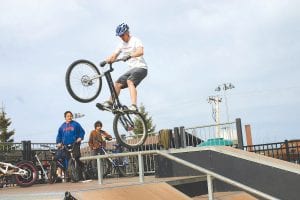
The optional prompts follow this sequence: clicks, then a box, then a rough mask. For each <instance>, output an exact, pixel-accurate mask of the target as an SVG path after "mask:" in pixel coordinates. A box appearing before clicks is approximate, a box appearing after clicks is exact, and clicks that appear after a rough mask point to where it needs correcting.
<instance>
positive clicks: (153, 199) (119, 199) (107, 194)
mask: <svg viewBox="0 0 300 200" xmlns="http://www.w3.org/2000/svg"><path fill="white" fill-rule="evenodd" d="M72 195H73V196H74V197H76V198H78V199H80V200H90V199H97V200H102V199H103V200H104V199H105V200H107V199H113V200H128V199H130V200H135V199H136V200H141V199H143V200H169V199H172V200H176V199H182V200H185V199H191V198H190V197H188V196H187V195H185V194H184V193H182V192H180V191H178V190H176V189H175V188H173V187H172V186H170V185H169V184H167V183H149V184H140V185H131V186H122V187H117V188H107V189H105V190H88V191H80V192H78V193H76V192H73V193H72Z"/></svg>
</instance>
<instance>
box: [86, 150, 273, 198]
mask: <svg viewBox="0 0 300 200" xmlns="http://www.w3.org/2000/svg"><path fill="white" fill-rule="evenodd" d="M167 152H168V151H158V150H150V151H140V152H128V153H118V154H109V155H97V156H87V157H81V160H93V159H97V168H98V183H99V184H103V177H102V173H101V172H102V171H103V169H102V159H105V158H118V157H126V156H138V163H139V182H140V183H144V166H143V165H144V164H143V163H144V162H143V155H147V154H158V155H160V156H163V157H165V158H168V159H170V160H173V161H175V162H177V163H180V164H182V165H185V166H187V167H189V168H192V169H194V170H197V171H199V172H201V173H204V174H206V175H207V188H208V199H209V200H213V199H214V197H213V178H216V179H218V180H221V181H223V182H225V183H228V184H230V185H233V186H236V187H238V188H240V189H242V190H244V191H247V192H250V193H251V194H254V195H257V196H259V197H262V198H265V199H270V200H276V199H278V198H276V197H273V196H270V195H268V194H265V193H263V192H261V191H258V190H256V189H254V188H251V187H248V186H247V185H244V184H242V183H239V182H237V181H234V180H231V179H229V178H226V177H224V176H222V175H219V174H217V173H214V172H212V171H210V170H207V169H205V168H202V167H199V166H197V165H195V164H192V163H190V162H187V161H185V160H183V159H180V158H177V157H176V156H173V155H171V154H169V153H167Z"/></svg>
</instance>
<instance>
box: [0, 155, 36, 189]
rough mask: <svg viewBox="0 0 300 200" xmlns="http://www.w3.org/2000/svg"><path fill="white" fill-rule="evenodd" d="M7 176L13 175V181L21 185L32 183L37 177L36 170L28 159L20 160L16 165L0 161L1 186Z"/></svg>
mask: <svg viewBox="0 0 300 200" xmlns="http://www.w3.org/2000/svg"><path fill="white" fill-rule="evenodd" d="M8 176H14V179H15V182H16V184H17V185H19V186H21V187H29V186H31V185H33V184H34V183H35V182H36V180H37V178H38V170H37V168H36V167H35V166H34V164H33V163H32V162H30V161H21V162H19V163H17V164H16V165H13V164H11V163H5V162H0V178H1V187H3V185H4V184H5V182H6V178H7V177H8Z"/></svg>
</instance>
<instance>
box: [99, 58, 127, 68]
mask: <svg viewBox="0 0 300 200" xmlns="http://www.w3.org/2000/svg"><path fill="white" fill-rule="evenodd" d="M120 61H124V62H125V61H126V59H125V58H119V59H116V60H115V61H114V62H112V63H108V62H106V61H105V60H104V61H102V62H100V66H101V67H104V66H105V65H106V64H113V63H116V62H120Z"/></svg>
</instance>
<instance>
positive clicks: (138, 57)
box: [96, 23, 148, 111]
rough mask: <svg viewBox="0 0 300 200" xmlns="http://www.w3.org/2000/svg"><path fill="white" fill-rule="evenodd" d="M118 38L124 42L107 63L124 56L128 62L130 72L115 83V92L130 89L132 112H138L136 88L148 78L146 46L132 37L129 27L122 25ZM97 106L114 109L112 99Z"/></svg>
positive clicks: (118, 29) (117, 32) (118, 92)
mask: <svg viewBox="0 0 300 200" xmlns="http://www.w3.org/2000/svg"><path fill="white" fill-rule="evenodd" d="M116 36H119V37H120V38H121V39H122V42H121V43H120V44H119V45H118V46H117V48H116V50H115V51H114V52H113V53H112V55H111V56H109V57H108V58H107V59H106V62H107V63H112V62H114V61H115V60H116V59H117V57H118V56H119V55H120V54H122V56H123V58H124V61H127V63H128V65H129V70H128V71H127V72H126V73H125V74H123V75H122V76H121V77H119V79H118V80H117V81H116V82H115V85H114V87H115V90H116V93H117V95H119V94H120V91H121V89H124V88H127V87H128V89H129V93H130V98H131V103H132V105H131V106H129V109H130V110H134V111H136V110H137V90H136V87H137V86H138V85H139V83H140V82H141V81H142V80H143V79H144V78H145V77H146V76H147V71H148V70H147V69H148V67H147V63H146V62H145V60H144V57H143V55H144V46H143V44H142V42H141V41H140V40H139V39H138V38H136V37H134V36H131V35H130V33H129V26H128V25H127V24H125V23H122V24H120V25H118V26H117V28H116ZM96 106H97V107H98V108H99V109H100V110H102V109H101V108H102V107H107V108H111V107H112V97H110V99H109V100H108V101H105V102H104V103H102V104H100V103H97V104H96Z"/></svg>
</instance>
